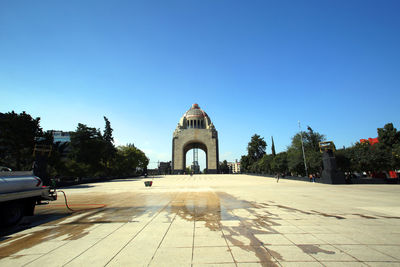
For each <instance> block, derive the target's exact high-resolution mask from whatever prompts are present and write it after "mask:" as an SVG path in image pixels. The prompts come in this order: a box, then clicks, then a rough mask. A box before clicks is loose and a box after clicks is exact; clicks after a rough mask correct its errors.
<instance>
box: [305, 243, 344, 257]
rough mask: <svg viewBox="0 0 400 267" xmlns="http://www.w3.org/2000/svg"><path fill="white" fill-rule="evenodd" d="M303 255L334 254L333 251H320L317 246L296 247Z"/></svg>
mask: <svg viewBox="0 0 400 267" xmlns="http://www.w3.org/2000/svg"><path fill="white" fill-rule="evenodd" d="M298 247H299V248H301V250H303V252H304V253H307V254H317V253H324V254H330V255H332V254H336V253H335V251H330V250H325V249H321V248H320V247H319V246H316V245H298Z"/></svg>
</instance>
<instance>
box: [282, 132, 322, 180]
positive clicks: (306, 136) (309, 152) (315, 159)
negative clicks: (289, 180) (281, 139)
mask: <svg viewBox="0 0 400 267" xmlns="http://www.w3.org/2000/svg"><path fill="white" fill-rule="evenodd" d="M307 130H308V131H307V132H302V133H301V134H300V133H297V134H296V135H294V136H293V137H292V143H291V145H290V146H289V147H288V150H287V153H288V154H287V161H288V166H289V170H290V171H292V172H295V173H298V174H301V175H305V169H304V161H303V152H302V147H301V136H303V145H304V153H305V155H306V160H307V168H308V169H309V171H310V173H316V172H319V171H320V170H321V168H322V155H321V153H320V152H319V142H322V141H325V136H324V135H323V134H320V133H318V132H315V131H314V130H313V129H312V128H311V127H310V126H308V128H307Z"/></svg>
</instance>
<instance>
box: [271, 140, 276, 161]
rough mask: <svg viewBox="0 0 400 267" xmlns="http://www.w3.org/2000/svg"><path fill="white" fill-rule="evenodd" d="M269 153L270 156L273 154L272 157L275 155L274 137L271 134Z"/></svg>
mask: <svg viewBox="0 0 400 267" xmlns="http://www.w3.org/2000/svg"><path fill="white" fill-rule="evenodd" d="M271 153H272V156H274V157H275V156H276V152H275V144H274V137H273V136H271Z"/></svg>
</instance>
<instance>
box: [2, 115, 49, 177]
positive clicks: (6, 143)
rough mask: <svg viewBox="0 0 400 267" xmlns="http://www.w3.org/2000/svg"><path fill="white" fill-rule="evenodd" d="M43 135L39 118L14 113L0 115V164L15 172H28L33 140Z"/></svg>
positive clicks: (30, 164)
mask: <svg viewBox="0 0 400 267" xmlns="http://www.w3.org/2000/svg"><path fill="white" fill-rule="evenodd" d="M42 135H43V131H42V128H41V127H40V118H36V119H34V118H32V117H31V115H29V114H27V113H25V111H24V112H22V113H20V114H17V113H15V112H14V111H12V112H8V113H0V163H1V164H2V165H7V166H9V167H11V168H13V169H15V170H23V169H24V170H30V169H31V167H32V162H33V158H32V152H33V148H34V145H35V138H37V137H40V136H42Z"/></svg>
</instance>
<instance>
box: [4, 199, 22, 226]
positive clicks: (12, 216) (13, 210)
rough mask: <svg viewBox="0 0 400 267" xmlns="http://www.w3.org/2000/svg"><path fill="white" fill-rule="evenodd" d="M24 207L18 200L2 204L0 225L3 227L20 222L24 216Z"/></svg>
mask: <svg viewBox="0 0 400 267" xmlns="http://www.w3.org/2000/svg"><path fill="white" fill-rule="evenodd" d="M23 209H24V207H23V205H22V204H20V203H18V202H12V203H9V204H6V205H2V207H1V208H0V213H1V219H0V225H1V226H2V227H8V226H11V225H15V224H17V223H19V221H20V220H21V219H22V217H23Z"/></svg>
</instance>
